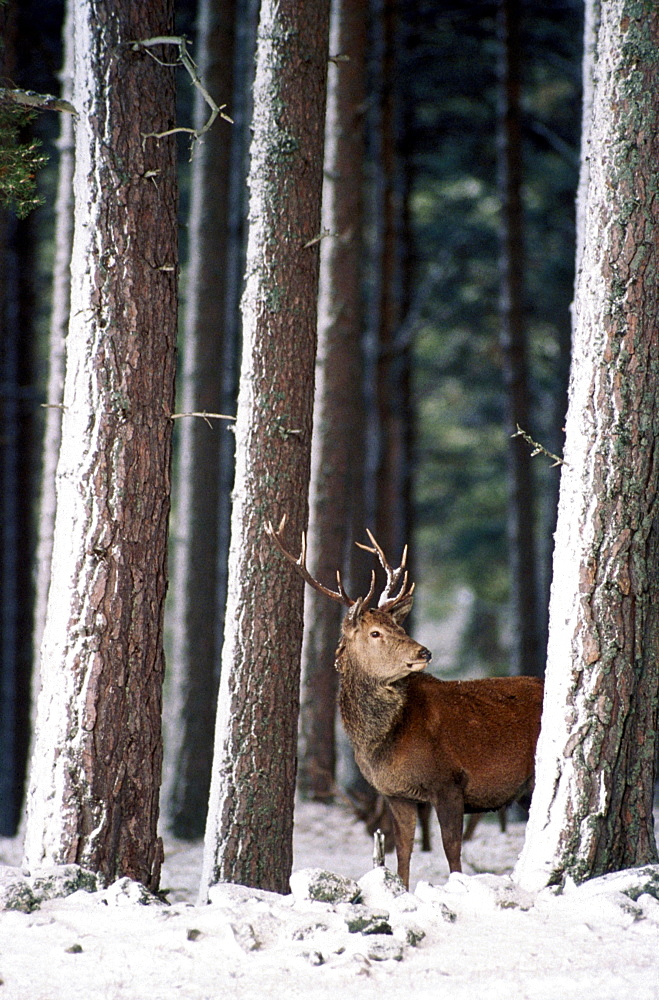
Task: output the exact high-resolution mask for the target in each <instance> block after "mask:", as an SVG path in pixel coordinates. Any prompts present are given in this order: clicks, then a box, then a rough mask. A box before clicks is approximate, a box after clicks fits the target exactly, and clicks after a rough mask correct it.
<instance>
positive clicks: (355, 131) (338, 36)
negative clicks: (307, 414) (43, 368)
mask: <svg viewBox="0 0 659 1000" xmlns="http://www.w3.org/2000/svg"><path fill="white" fill-rule="evenodd" d="M364 14H365V12H364V9H363V6H362V5H361V4H360V3H358V2H355V0H334V2H333V4H332V15H331V20H332V26H331V33H330V55H331V56H337V55H341V56H347V57H348V61H345V60H338V61H336V62H334V63H332V64H331V65H330V68H329V79H328V103H327V119H326V127H325V180H324V184H323V214H322V230H323V232H325V233H330V234H331V235H330V236H329V238H328V239H324V240H323V242H322V244H321V260H320V289H319V299H318V311H319V316H318V362H317V367H316V402H315V409H314V436H313V447H312V455H311V488H310V499H309V508H310V511H309V557H308V565H309V568H310V570H311V573H312V575H313V576H314V577H315V579H317V580H323V581H325V582H327V583H330V582H332V581H333V580H334V579H335V575H336V571H337V569H341V570H342V572H343V576H344V578H345V576H346V574H345V572H344V571H345V568H346V562H347V561H348V558H349V548H350V546H351V537H350V536H351V531H352V518H351V513H352V507H353V502H354V498H355V497H356V496H358V495H360V494H361V491H362V482H361V478H362V474H363V463H362V462H361V439H362V437H363V434H364V428H363V409H362V347H361V337H360V333H361V330H362V319H363V317H362V308H361V279H362V267H361V261H362V254H361V249H362V240H361V235H362V188H363V165H364V126H363V118H364V94H365V86H364V85H365V46H366V23H365V16H364ZM340 626H341V607H340V605H337V604H335V603H334V602H333V601H329V600H328V599H327V598H326V597H323V596H322V595H321V594H318V593H316V591H314V590H312V589H311V588H307V591H306V595H305V634H304V644H303V652H302V664H303V666H302V674H303V681H302V696H301V697H302V704H301V706H300V722H301V726H300V737H301V740H300V779H299V781H300V787H301V789H302V791H303V792H304V793H306V794H308V795H310V796H311V797H312V798H316V799H320V800H326V799H328V798H331V796H332V795H333V793H334V781H335V766H336V746H335V734H334V723H335V717H336V691H337V683H336V678H337V673H336V669H335V667H334V653H335V650H336V644H337V641H338V637H339V632H340Z"/></svg>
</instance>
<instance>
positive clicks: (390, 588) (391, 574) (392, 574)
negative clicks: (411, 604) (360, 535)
mask: <svg viewBox="0 0 659 1000" xmlns="http://www.w3.org/2000/svg"><path fill="white" fill-rule="evenodd" d="M366 534H367V535H368V537H369V538H370V540H371V542H372V543H373V544H372V546H370V545H362V543H361V542H357V543H356V544H357V545H358V546H359V548H360V549H364V551H366V552H372V553H373V554H374V555H377V557H378V559H379V560H380V565H381V566H382V568H383V570H384V571H385V573H386V574H387V583H386V586H385V588H384V590H383V591H382V593H381V594H380V597H379V600H378V607H379V608H381V609H382V611H390V610H391V609H392V608H393V607H395V606H396V605H397V604H398V603H399V602H400V601H402V600H404V599H405V598H407V597H410V596H411V594H413V593H414V584H413V583H412V584H410V586H409V587H408V585H407V571H406V570H405V563H406V562H407V545H406V546H405V548H404V549H403V555H402V557H401V560H400V566H399V567H398V569H394V568H393V566H390V565H389V562H388V561H387V557H386V556H385V554H384V552H383V551H382V548H381V546H379V545H378V543H377V542H376V540H375V538H374V537H373V533H372V532H371V531H369V530H368V528H367V529H366ZM403 573H404V576H403V582H402V584H401V585H400V590H399V591H398V593H397V594H395V595H394V591H395V590H396V587H397V586H398V582H399V580H400V578H401V575H402V574H403Z"/></svg>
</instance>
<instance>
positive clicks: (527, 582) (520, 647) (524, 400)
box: [498, 0, 544, 677]
mask: <svg viewBox="0 0 659 1000" xmlns="http://www.w3.org/2000/svg"><path fill="white" fill-rule="evenodd" d="M520 17H521V7H520V2H519V0H499V12H498V36H499V115H498V133H499V134H498V162H499V195H500V199H501V247H500V251H499V266H500V272H501V278H500V280H501V293H500V317H501V350H502V363H503V380H504V389H505V398H506V432H507V435H508V492H509V497H508V551H509V563H510V589H511V606H512V607H511V610H512V629H511V634H512V664H511V672H512V673H513V674H530V675H531V676H534V677H541V676H542V674H543V672H544V655H543V652H544V651H541V648H540V646H541V643H540V621H539V615H538V597H539V595H538V572H537V559H536V539H535V489H534V484H533V471H532V469H531V453H530V451H529V447H528V445H527V443H526V441H524V440H523V439H522V438H521V437H514V436H513V435H514V434H515V433H516V431H517V429H518V428H520V427H521V428H522V429H523V430H525V431H527V433H528V432H529V430H530V410H531V407H530V400H529V365H528V357H527V354H528V352H527V344H526V323H525V318H524V267H525V261H524V213H523V206H522V176H523V164H522V136H521V106H520V92H521V65H520V63H521V59H520V49H521V40H520Z"/></svg>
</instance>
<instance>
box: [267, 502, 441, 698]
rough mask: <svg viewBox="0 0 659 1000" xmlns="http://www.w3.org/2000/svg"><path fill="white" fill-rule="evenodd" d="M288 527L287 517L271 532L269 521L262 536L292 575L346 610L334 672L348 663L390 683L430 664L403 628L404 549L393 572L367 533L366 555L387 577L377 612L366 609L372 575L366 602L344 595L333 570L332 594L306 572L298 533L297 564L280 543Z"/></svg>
mask: <svg viewBox="0 0 659 1000" xmlns="http://www.w3.org/2000/svg"><path fill="white" fill-rule="evenodd" d="M285 527H286V515H284V517H283V518H282V520H281V523H280V525H279V528H278V530H276V531H275V529H274V527H273V526H272V523H271V522H270V521H268V522H267V524H266V532H267V534H268V535H269V536H270V538H271V539H272V540H273V542H274V544H275V545H276V546H277V548H278V549H279V551H280V552H281V554H282V555H283V556H284V558H285V559H287V560H288V562H290V563H291V564H292V565H293V566H294V567H295V570H296V572H297V573H298V574H299V575H300V576H301V577H302V579H303V580H305V581H306V582H307V583H308V584H309V586H310V587H313V589H314V590H316V591H318V592H319V593H321V594H325V596H326V597H329V598H330V599H331V600H333V601H338V602H339V603H341V604H343V605H345V607H347V608H348V613H347V615H346V616H345V618H344V621H343V625H342V636H341V641H340V643H339V648H338V650H337V660H336V665H337V670H339V672H340V673H343V672H344V671H345V670H346V668H347V665H348V664H349V663H352V664H356V665H358V669H359V670H361V671H363V672H364V673H365V674H367V675H368V676H370V677H372V678H373V679H374V680H377V681H382V682H384V683H393V682H394V681H396V680H400V679H401V678H403V677H405V676H406V675H407V674H409V673H414V672H416V671H418V670H423V668H424V667H425V666H426V665H427V664H428V662H429V660H430V658H431V654H430V652H429V651H428V650H427V649H426V648H425V647H424V646H421V645H420V644H419V643H418V642H415V641H414V639H412V638H411V637H410V636H409V635H408V634H407V632H405V630H404V629H403V628H402V623H403V622H404V620H405V618H406V617H407V615H408V614H409V613H410V610H411V608H412V602H413V599H414V598H413V595H414V584H413V583H412V584H408V574H407V572H406V570H405V563H406V561H407V546H405V548H404V550H403V555H402V558H401V562H400V566H399V567H398V568H397V569H394V568H393V567H392V566H391V565H390V564H389V562H388V561H387V559H386V557H385V554H384V552H383V550H382V549H381V547H380V546H379V545H378V543H377V542H376V540H375V538H374V537H373V535H372V534H371V532H370V531H368V529H367V532H366V533H367V534H368V537H369V540H370V541H371V545H370V546H369V545H362V544H361V543H360V542H357V545H359V547H360V548H362V549H364V550H365V551H366V552H372V553H373V554H375V555H377V557H378V559H379V561H380V564H381V566H382V568H383V569H384V571H385V574H386V578H387V582H386V584H385V587H384V589H383V590H382V592H381V594H380V596H379V598H378V604H377V608H369V606H368V605H369V603H370V602H371V600H372V599H373V595H374V592H375V571H373V573H372V574H371V586H370V588H369V591H368V593H367V594H366V596H365V597H359V598H357V599H356V600H353V599H352V598H351V597H349V596H348V594H347V593H346V590H345V587H344V586H343V583H342V580H341V573H340V571H339V570H337V573H336V579H337V589H336V590H331V589H330V588H329V587H325V586H324V585H323V584H322V583H319V581H318V580H315V579H314V578H313V577H312V576H311V574H310V573H309V571H308V569H307V566H306V558H307V540H306V535H305V533H304V532H302V544H301V549H300V555H299V556H297V558H296V557H295V556H293V555H291V553H290V552H289V551H288V550H287V549H286V547H285V546H284V543H283V532H284V529H285Z"/></svg>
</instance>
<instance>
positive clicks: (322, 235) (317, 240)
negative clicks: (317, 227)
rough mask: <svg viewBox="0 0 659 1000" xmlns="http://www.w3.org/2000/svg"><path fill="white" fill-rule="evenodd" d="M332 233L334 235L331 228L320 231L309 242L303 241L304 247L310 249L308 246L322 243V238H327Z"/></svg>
mask: <svg viewBox="0 0 659 1000" xmlns="http://www.w3.org/2000/svg"><path fill="white" fill-rule="evenodd" d="M331 235H332V233H330V231H329V229H323V231H322V232H320V233H319V234H318V236H314V238H313V239H311V240H309V242H308V243H303V244H302V249H303V250H306V249H308V247H312V246H314V245H315V244H316V243H320V241H321V240H325V239H327V237H328V236H331Z"/></svg>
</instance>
